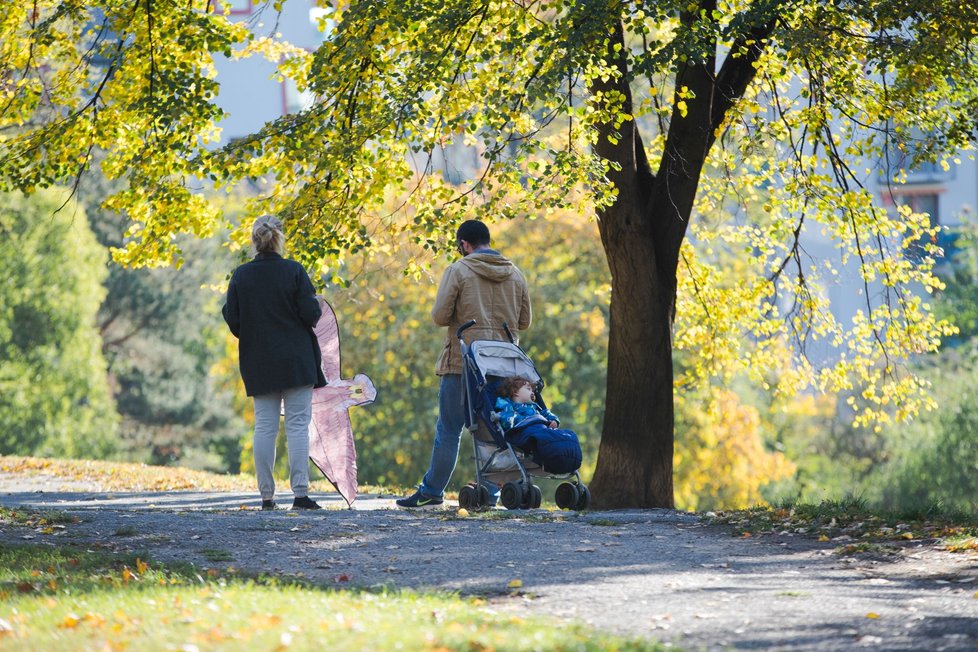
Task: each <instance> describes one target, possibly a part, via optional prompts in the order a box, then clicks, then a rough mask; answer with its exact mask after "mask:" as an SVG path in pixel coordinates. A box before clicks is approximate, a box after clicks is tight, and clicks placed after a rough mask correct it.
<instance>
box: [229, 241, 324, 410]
mask: <svg viewBox="0 0 978 652" xmlns="http://www.w3.org/2000/svg"><path fill="white" fill-rule="evenodd" d="M222 313H223V314H224V321H226V322H227V324H228V327H229V328H230V329H231V332H232V333H233V334H234V336H235V337H237V338H238V357H239V360H240V364H241V379H242V380H244V385H245V390H246V391H247V392H248V396H259V395H261V394H270V393H272V392H280V391H282V390H286V389H291V388H293V387H302V386H304V385H312V386H314V387H323V386H324V385H326V378H325V376H323V368H322V353H321V351H320V350H319V343H318V342H317V341H316V336H315V334H314V333H313V331H312V329H313V327H315V325H316V322H318V321H319V317H320V316H321V315H322V310H321V309H320V307H319V301H318V300H317V299H316V291H315V290H314V289H313V287H312V282H311V281H310V280H309V275H308V274H306V270H304V269H303V268H302V266H301V265H299V263H297V262H295V261H293V260H286V259H284V258H282V257H281V256H279V255H278V254H274V253H262V254H258V255H257V256H255V259H254V260H252V261H251V262H248V263H245V264H244V265H242V266H240V267H238V269H236V270H234V274H233V275H232V276H231V282H230V283H229V284H228V294H227V302H226V303H225V304H224V308H223V310H222Z"/></svg>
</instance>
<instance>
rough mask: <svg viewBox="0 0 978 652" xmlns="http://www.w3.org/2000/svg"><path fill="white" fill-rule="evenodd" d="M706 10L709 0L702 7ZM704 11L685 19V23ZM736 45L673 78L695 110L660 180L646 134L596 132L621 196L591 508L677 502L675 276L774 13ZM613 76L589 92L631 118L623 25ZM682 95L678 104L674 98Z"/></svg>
mask: <svg viewBox="0 0 978 652" xmlns="http://www.w3.org/2000/svg"><path fill="white" fill-rule="evenodd" d="M700 5H701V7H703V8H704V13H705V15H707V16H708V15H710V14H711V11H709V10H711V9H713V8H715V3H714V2H713V0H701V3H700ZM699 15H700V12H698V11H696V12H689V13H685V14H684V15H683V16H682V20H683V21H684V22H685V23H689V24H691V23H692V22H695V21H696V20H698V19H699V18H698V16H699ZM768 18H769V20H768V22H764V23H760V24H757V25H756V26H754V27H752V28H751V30H750V33H748V34H746V35H744V36H743V37H741V38H740V39H737V40H736V41H735V42H734V44H733V47H731V49H730V51H731V52H737V53H738V56H737V57H729V56H728V58H727V60H726V61H725V62H724V64H723V66H722V67H721V69H720V70H719V71H718V72H717V71H716V60H715V57H714V56H713V55H712V54H709V53H710V52H713V51H715V44H713V45H712V46H708V49H707V50H706V52H707V54H706V55H704V56H703V57H702V58H699V59H698V60H697V58H693V59H691V60H690V61H689V62H688V63H686V64H684V65H682V66H681V67H680V68H679V70H678V71H677V74H676V82H675V88H677V89H678V88H682V87H686V88H687V89H688V90H689V91H691V92H692V93H691V96H689V97H690V99H688V100H687V101H686V104H687V112H686V113H685V114H684V115H681V114H679V113H677V112H675V111H674V114H673V116H672V119H671V121H670V124H669V131H668V134H667V135H666V141H665V145H664V149H663V154H662V160H661V163H660V166H659V169H658V170H657V171H656V173H655V174H654V175H653V173H652V171H651V167H650V165H649V162H648V159H647V157H646V154H645V149H644V145H643V144H642V139H641V136H640V135H639V132H638V128H637V126H636V125H635V122H634V121H633V120H626V121H624V122H623V123H621V126H620V127H619V128H618V129H617V130H616V129H614V127H613V125H611V124H605V125H601V126H599V137H598V141H597V143H596V144H595V151H596V153H597V154H599V155H600V156H602V157H604V158H606V159H608V160H609V161H612V162H614V163H615V164H616V166H617V169H612V170H611V171H610V172H609V174H608V177H609V180H610V181H611V182H612V183H613V184H614V185H615V188H616V189H617V191H618V196H617V198H616V201H615V203H614V204H613V205H612V206H610V207H608V208H607V209H605V210H603V211H602V212H601V213H600V214H599V216H598V217H599V223H598V229H599V231H600V233H601V242H602V244H603V245H604V250H605V255H606V256H607V259H608V266H609V268H610V270H611V305H610V315H611V318H610V324H609V341H608V381H607V382H608V384H607V395H606V398H605V417H604V425H603V428H602V433H601V444H600V447H599V449H598V461H597V466H596V468H595V472H594V478H593V479H592V482H591V490H592V494H593V497H594V498H593V505H594V506H595V507H599V508H604V509H615V508H625V507H667V508H671V507H673V506H674V504H675V503H674V500H673V482H672V457H673V438H674V424H675V415H674V407H673V377H672V376H673V367H672V327H673V319H674V317H675V307H676V287H677V282H676V273H677V268H678V265H679V257H680V247H681V246H682V242H683V240H684V239H685V237H686V229H687V227H688V225H689V220H690V216H691V214H692V210H693V202H694V200H695V198H696V190H697V187H698V185H699V179H700V175H701V173H702V171H703V167H704V165H705V163H706V159H707V156H708V154H709V151H710V148H711V147H712V146H713V143H714V141H715V139H716V133H717V130H718V129H719V128H720V127H721V125H722V124H723V120H724V118H725V116H726V114H727V111H729V110H730V108H731V107H732V106H733V105H734V102H735V101H736V100H737V98H739V97H740V96H741V94H742V93H743V91H744V90H745V89H746V87H747V84H748V83H749V82H750V80H751V79H753V76H754V74H755V72H756V71H755V69H754V66H753V64H754V62H755V61H756V60H757V58H758V57H759V55H760V52H761V48H762V47H763V46H762V45H761V43H762V42H763V38H764V37H765V36H766V35H767V34H769V33H770V30H771V29H772V25H773V18H770V17H768ZM616 45H617V46H619V49H618V54H617V55H613V57H612V58H613V61H614V64H615V66H616V67H617V69H618V71H619V72H620V73H621V74H620V76H619V77H618V78H616V79H611V78H607V79H606V80H605V81H602V80H600V79H598V80H595V81H594V82H593V85H592V88H591V91H592V93H606V94H607V93H611V94H614V93H615V92H618V93H621V97H624V98H625V99H624V102H623V104H622V109H621V110H622V111H623V112H625V113H628V114H631V113H632V94H631V88H630V86H629V84H628V68H627V50H626V48H625V40H624V32H623V29H622V25H621V23H620V22H618V23H616V24H615V25H614V26H613V27H612V29H611V34H610V39H609V49H608V52H614V51H615V50H614V48H615V46H616ZM680 99H684V98H679V97H677V98H676V100H675V101H676V104H675V105H678V100H680Z"/></svg>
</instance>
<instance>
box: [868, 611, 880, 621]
mask: <svg viewBox="0 0 978 652" xmlns="http://www.w3.org/2000/svg"><path fill="white" fill-rule="evenodd" d="M866 617H867V618H872V619H874V620H875V619H876V618H879V617H880V615H879V614H878V613H876V612H875V611H870V612H869V613H868V614H866Z"/></svg>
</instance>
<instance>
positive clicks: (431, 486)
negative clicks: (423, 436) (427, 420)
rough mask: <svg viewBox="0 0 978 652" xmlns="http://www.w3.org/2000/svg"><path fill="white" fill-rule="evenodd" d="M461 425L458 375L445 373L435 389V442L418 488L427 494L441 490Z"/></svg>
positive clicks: (452, 468) (452, 464)
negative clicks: (436, 411)
mask: <svg viewBox="0 0 978 652" xmlns="http://www.w3.org/2000/svg"><path fill="white" fill-rule="evenodd" d="M464 427H465V409H464V408H463V407H462V375H461V374H445V375H444V376H442V377H441V386H439V388H438V422H437V423H436V424H435V444H434V446H433V447H432V449H431V464H429V465H428V472H427V473H425V474H424V480H422V481H421V486H420V487H419V488H420V489H421V491H422V492H424V493H426V494H428V495H429V496H441V495H442V494H444V493H445V487H447V486H448V481H449V480H451V479H452V473H453V472H454V471H455V464H456V462H457V461H458V445H459V439H460V438H461V436H462V428H464Z"/></svg>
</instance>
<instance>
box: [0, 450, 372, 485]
mask: <svg viewBox="0 0 978 652" xmlns="http://www.w3.org/2000/svg"><path fill="white" fill-rule="evenodd" d="M3 473H9V474H42V475H47V476H51V477H52V478H58V479H60V480H65V481H69V482H80V483H85V484H86V485H90V486H91V487H92V488H93V490H96V491H254V490H255V486H256V485H255V478H254V476H252V475H230V474H219V473H209V472H207V471H196V470H193V469H185V468H182V467H178V466H150V465H148V464H133V463H127V462H108V461H101V460H62V459H47V458H39V457H16V456H0V474H3ZM310 489H311V490H312V491H313V492H318V491H333V488H332V485H330V484H329V482H327V481H326V480H318V481H314V482H312V483H311V484H310ZM361 490H362V491H365V492H366V491H383V489H382V488H379V487H361Z"/></svg>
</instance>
